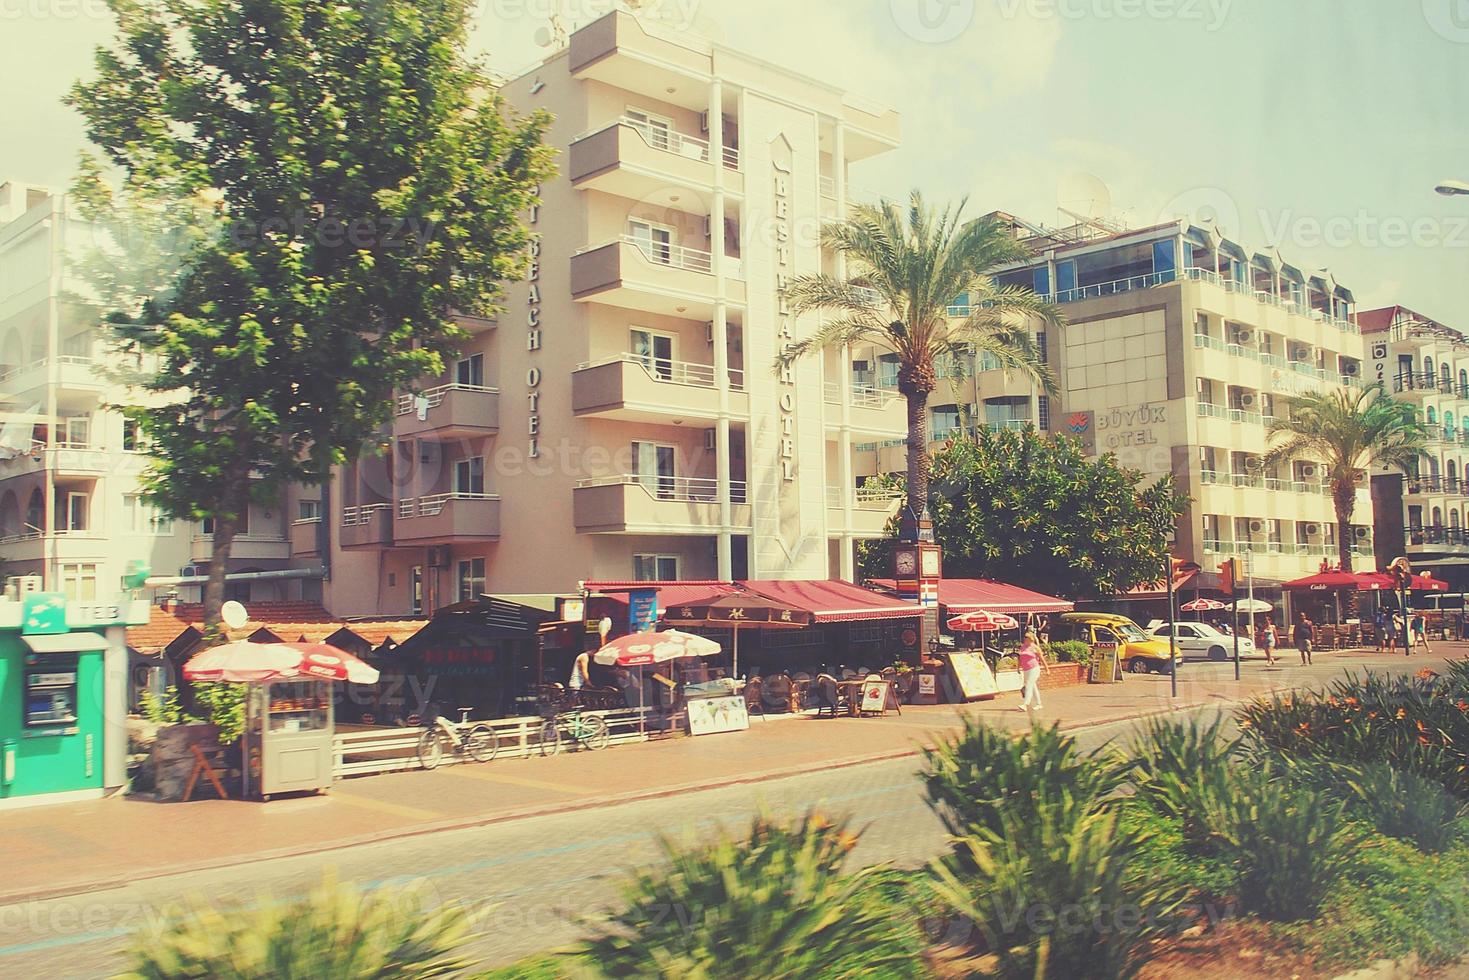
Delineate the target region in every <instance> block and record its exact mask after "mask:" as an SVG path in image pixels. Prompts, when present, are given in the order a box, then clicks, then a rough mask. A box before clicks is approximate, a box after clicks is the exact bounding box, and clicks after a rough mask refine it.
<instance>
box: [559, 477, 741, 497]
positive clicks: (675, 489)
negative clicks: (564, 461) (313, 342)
mask: <svg viewBox="0 0 1469 980" xmlns="http://www.w3.org/2000/svg"><path fill="white" fill-rule="evenodd" d="M576 485H577V487H618V486H637V487H642V488H643V489H644V490H646V491H648V494H649V496H651V497H654V498H655V499H657V500H673V501H681V502H684V503H696V504H712V503H715V502H716V501H717V500H718V499H719V481H718V480H715V479H714V478H713V477H703V476H649V475H643V474H638V473H621V474H618V475H615V476H599V477H594V478H592V479H589V480H578V481H577V484H576ZM729 500H730V503H732V504H743V503H747V502H748V500H749V488H748V485H747V484H746V483H745V481H744V480H730V481H729Z"/></svg>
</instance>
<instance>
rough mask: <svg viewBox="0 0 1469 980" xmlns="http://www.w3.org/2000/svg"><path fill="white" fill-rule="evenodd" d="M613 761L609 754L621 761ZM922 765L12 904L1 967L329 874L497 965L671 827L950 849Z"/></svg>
mask: <svg viewBox="0 0 1469 980" xmlns="http://www.w3.org/2000/svg"><path fill="white" fill-rule="evenodd" d="M1414 666H1421V665H1414ZM1188 669H1189V670H1190V671H1191V672H1198V671H1205V670H1208V671H1215V670H1218V671H1221V672H1222V671H1228V670H1232V666H1231V665H1227V664H1219V665H1190V667H1189V668H1188ZM1322 673H1323V675H1325V674H1326V673H1327V672H1325V671H1323V672H1322ZM1196 676H1197V675H1196ZM1323 679H1324V678H1323ZM1201 710H1204V711H1210V710H1217V709H1201ZM1132 724H1133V723H1131V722H1118V723H1113V724H1109V725H1104V726H1098V727H1094V728H1090V729H1085V730H1083V731H1082V732H1080V733H1079V734H1078V738H1079V740H1080V742H1081V744H1082V745H1083V747H1085V748H1092V747H1095V746H1099V745H1102V744H1104V743H1106V742H1108V741H1110V740H1113V739H1117V738H1119V737H1121V738H1122V740H1123V741H1124V742H1125V740H1126V735H1127V733H1128V731H1129V729H1130V728H1131V727H1132ZM615 759H616V756H615V753H614V754H610V755H609V757H608V762H609V764H615ZM918 768H919V765H918V761H917V760H916V759H912V758H907V759H897V760H890V761H886V762H880V763H874V764H869V765H863V766H855V767H851V768H846V769H839V770H829V771H826V772H815V773H812V774H810V775H805V776H797V777H790V778H786V779H781V780H772V781H770V782H767V783H762V784H754V785H743V786H732V787H726V788H722V789H713V790H707V791H702V792H695V793H688V794H684V795H680V796H674V797H667V798H660V799H654V800H645V801H642V802H637V803H628V804H621V805H615V806H608V807H605V808H598V809H591V810H582V811H577V812H572V813H566V814H560V815H553V816H548V817H539V818H535V819H528V820H518V821H512V822H508V823H501V824H492V825H489V826H485V827H478V828H472V829H467V830H457V831H445V832H442V833H436V834H431V835H425V836H423V837H418V838H408V839H403V840H397V841H388V842H384V843H381V844H375V845H370V846H365V847H358V848H354V849H351V850H347V851H336V852H327V853H324V854H318V855H313V856H307V857H296V858H291V859H286V860H278V861H260V862H255V863H252V864H247V865H242V866H240V867H236V868H229V869H222V870H215V871H207V872H198V873H191V874H185V875H178V876H173V877H168V878H159V879H151V880H145V881H140V882H136V883H133V884H131V885H128V886H126V887H122V888H117V889H112V890H108V891H103V892H97V893H94V894H88V895H81V896H69V897H63V898H54V899H48V900H44V901H37V902H28V903H24V904H20V905H10V906H0V976H44V977H98V976H107V975H110V974H112V973H115V972H117V971H118V970H120V969H122V968H123V967H125V965H126V959H125V956H124V955H123V954H124V953H125V951H126V949H127V947H128V945H129V943H130V942H131V941H132V938H133V934H134V933H135V932H136V931H137V930H138V929H140V928H141V927H143V926H145V925H146V923H147V922H148V921H149V919H150V917H153V916H156V915H158V914H159V910H160V909H161V908H164V907H167V906H168V905H170V904H175V903H179V902H181V901H184V900H197V901H202V902H208V903H217V904H219V905H228V904H230V903H241V902H245V903H254V902H267V901H271V900H278V899H280V898H282V897H290V896H294V895H298V894H300V893H302V892H305V891H307V890H308V889H309V888H310V887H311V886H312V885H313V884H314V883H316V882H317V881H319V880H320V878H321V876H322V874H323V873H324V872H325V871H326V870H327V869H335V870H336V872H337V874H338V876H339V877H340V878H341V879H342V880H344V881H351V882H354V883H356V884H358V885H360V886H363V887H378V886H382V885H397V884H406V883H410V882H415V883H421V884H422V885H423V886H424V887H425V888H426V889H428V890H429V893H430V895H431V897H432V898H434V899H436V900H439V901H449V902H462V903H467V904H468V905H469V906H471V907H472V908H474V909H475V910H476V911H477V912H478V913H479V916H480V922H481V923H482V926H483V928H482V931H481V932H480V934H479V938H478V939H477V941H476V942H475V945H474V948H473V950H472V952H473V954H474V955H475V956H477V957H478V958H480V959H481V960H482V961H483V962H484V963H485V964H487V965H495V964H504V963H507V962H511V961H514V960H515V959H517V958H519V957H521V956H524V955H527V954H531V953H535V952H537V951H540V950H546V949H550V948H555V947H558V946H561V945H563V944H566V943H569V942H572V941H574V940H575V939H576V938H577V937H578V935H579V934H580V931H579V926H578V923H577V919H578V917H579V916H584V915H588V914H594V913H596V912H597V911H598V910H600V909H604V908H608V907H615V906H617V905H618V904H619V903H618V901H617V899H618V894H619V884H620V882H621V880H622V879H623V878H624V877H625V874H626V872H627V870H628V869H629V868H633V867H637V866H642V865H645V864H647V863H648V862H651V861H654V860H656V859H657V856H658V853H659V852H658V846H657V837H658V835H659V834H671V835H680V834H689V835H699V834H707V833H708V832H709V831H710V830H711V829H713V828H714V827H715V826H717V825H719V824H720V823H724V824H727V825H729V826H732V827H738V826H741V825H744V824H746V823H747V822H748V820H749V819H750V817H751V816H752V815H753V814H754V813H756V812H757V811H759V810H760V809H762V808H763V809H765V810H766V811H768V812H773V813H775V814H792V813H800V812H803V811H804V810H806V809H807V808H809V807H811V806H813V805H820V806H821V807H823V808H824V809H826V810H827V811H829V812H831V813H834V814H850V815H852V817H853V818H854V821H855V823H856V824H857V825H858V826H866V828H867V829H866V832H865V834H864V835H863V837H862V841H861V843H860V844H859V845H858V848H857V850H856V852H855V853H854V855H853V861H854V862H855V863H856V864H858V865H860V864H867V863H874V862H890V863H893V864H895V865H899V866H919V865H921V864H923V863H924V862H926V861H928V860H929V859H931V858H933V857H934V856H936V855H938V854H939V853H940V852H941V851H942V849H943V847H944V835H943V830H942V827H941V826H940V824H939V822H938V820H937V819H936V818H935V817H934V815H933V814H932V813H931V812H930V811H929V809H928V807H927V805H926V804H925V803H924V802H923V799H922V789H921V786H920V784H919V781H918V779H917V777H916V772H917V770H918ZM99 832H104V833H105V828H99ZM138 846H140V847H156V846H167V844H166V842H162V841H139V842H138Z"/></svg>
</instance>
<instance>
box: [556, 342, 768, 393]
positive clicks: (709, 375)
mask: <svg viewBox="0 0 1469 980" xmlns="http://www.w3.org/2000/svg"><path fill="white" fill-rule="evenodd" d="M617 363H625V364H636V365H638V366H640V367H642V368H643V369H644V370H646V371H647V372H648V374H650V375H651V376H652V377H653V380H654V381H665V382H667V383H668V384H674V385H690V386H692V387H695V388H713V387H715V379H716V377H717V376H716V375H715V373H714V365H712V364H696V363H694V362H693V361H675V360H673V359H672V358H667V357H654V356H652V355H651V354H634V353H632V352H630V351H628V352H624V353H621V354H613V355H612V356H610V357H604V358H602V359H601V360H597V361H583V362H582V363H581V364H578V365H577V366H576V369H577V370H578V371H585V370H587V369H589V368H594V367H601V366H602V365H604V364H617ZM728 373H729V386H730V388H731V389H733V390H734V391H743V390H744V388H745V372H744V371H742V370H741V369H739V368H729V369H728Z"/></svg>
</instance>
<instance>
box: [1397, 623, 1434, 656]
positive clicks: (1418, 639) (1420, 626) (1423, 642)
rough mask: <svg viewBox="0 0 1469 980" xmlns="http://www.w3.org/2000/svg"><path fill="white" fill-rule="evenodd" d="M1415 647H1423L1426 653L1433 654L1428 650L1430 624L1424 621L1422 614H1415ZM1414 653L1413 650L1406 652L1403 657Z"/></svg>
mask: <svg viewBox="0 0 1469 980" xmlns="http://www.w3.org/2000/svg"><path fill="white" fill-rule="evenodd" d="M1413 646H1415V647H1416V646H1422V647H1423V652H1424V653H1432V652H1433V651H1432V650H1430V649H1428V623H1427V622H1426V621H1425V620H1424V619H1423V613H1421V612H1415V613H1414V614H1413ZM1412 652H1413V651H1412V650H1404V651H1403V656H1405V657H1406V656H1408V655H1409V654H1411V653H1412Z"/></svg>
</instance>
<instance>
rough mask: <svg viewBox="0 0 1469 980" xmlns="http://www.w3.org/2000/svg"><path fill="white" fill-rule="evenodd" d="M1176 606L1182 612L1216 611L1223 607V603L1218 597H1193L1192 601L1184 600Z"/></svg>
mask: <svg viewBox="0 0 1469 980" xmlns="http://www.w3.org/2000/svg"><path fill="white" fill-rule="evenodd" d="M1178 608H1179V609H1182V610H1183V611H1184V612H1217V611H1218V610H1220V609H1223V608H1225V607H1224V603H1222V602H1220V601H1219V600H1218V599H1195V600H1194V601H1193V602H1185V603H1184V604H1183V605H1181V606H1179V607H1178Z"/></svg>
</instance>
